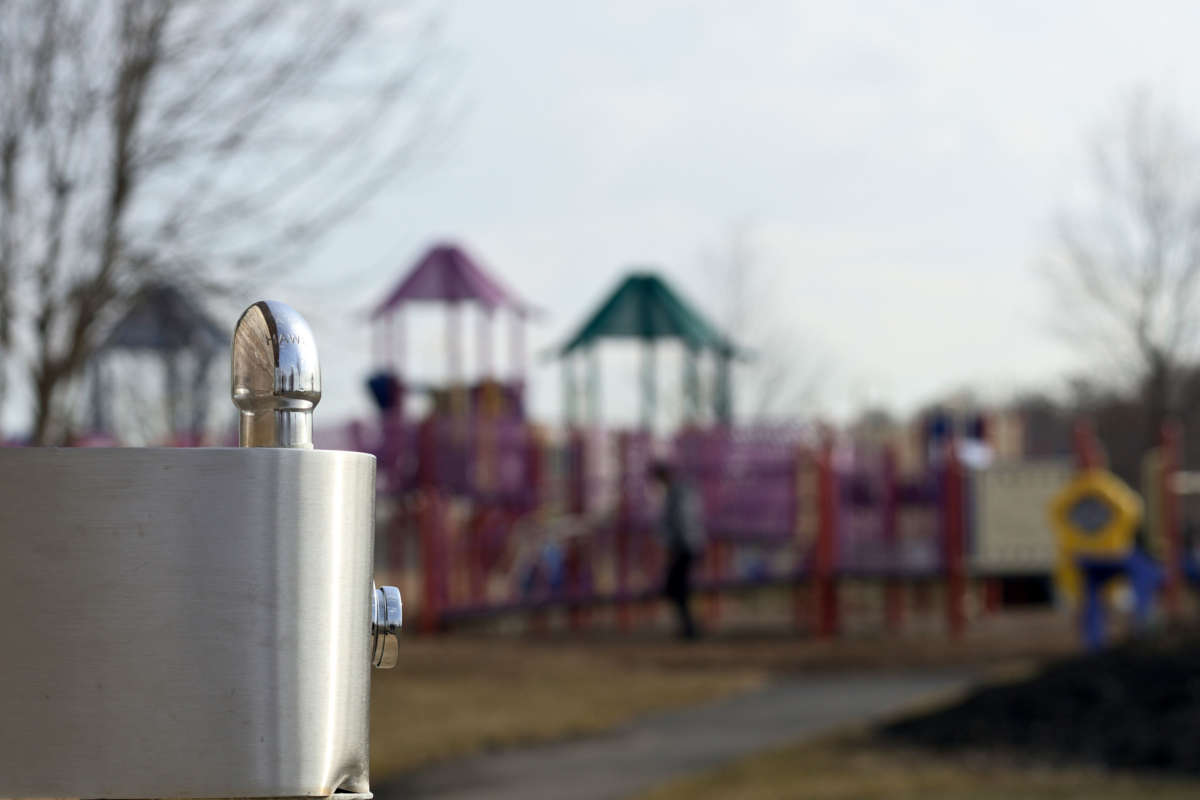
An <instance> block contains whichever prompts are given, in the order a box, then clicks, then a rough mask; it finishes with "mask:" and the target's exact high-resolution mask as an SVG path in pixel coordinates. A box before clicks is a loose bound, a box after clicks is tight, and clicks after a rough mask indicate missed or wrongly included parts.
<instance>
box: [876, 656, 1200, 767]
mask: <svg viewBox="0 0 1200 800" xmlns="http://www.w3.org/2000/svg"><path fill="white" fill-rule="evenodd" d="M879 735H880V736H881V737H882V738H883V739H884V740H886V741H891V742H896V743H900V744H906V745H917V746H922V747H929V748H934V749H937V750H943V751H961V750H975V751H979V750H984V751H1006V752H1008V753H1012V754H1014V755H1027V756H1032V757H1034V758H1036V759H1038V760H1045V761H1049V762H1052V763H1055V762H1056V763H1064V762H1068V763H1069V762H1075V763H1088V764H1096V765H1102V766H1105V767H1110V768H1114V769H1133V770H1153V771H1160V772H1173V773H1185V774H1192V775H1195V774H1200V636H1196V635H1194V634H1193V635H1188V636H1175V637H1171V638H1153V639H1142V640H1137V641H1134V642H1131V643H1129V644H1126V645H1123V646H1121V647H1119V648H1115V649H1112V650H1109V651H1106V652H1103V653H1099V654H1096V655H1087V656H1078V657H1074V658H1068V659H1064V660H1062V661H1058V662H1055V663H1052V664H1050V665H1049V666H1047V667H1045V668H1043V669H1042V670H1041V671H1040V672H1039V673H1038V674H1037V675H1036V676H1034V677H1032V678H1029V679H1026V680H1023V681H1020V682H1017V683H1009V684H1003V685H995V686H988V687H984V688H981V689H978V690H975V691H974V692H972V693H971V694H970V695H968V696H967V697H966V698H965V699H964V700H962V701H961V702H959V703H956V704H955V705H952V706H950V707H947V708H944V709H941V710H938V711H935V712H933V713H928V714H923V715H919V716H915V717H910V718H907V719H904V720H901V721H898V722H894V723H891V724H889V725H886V726H884V727H883V728H881V729H880V731H879Z"/></svg>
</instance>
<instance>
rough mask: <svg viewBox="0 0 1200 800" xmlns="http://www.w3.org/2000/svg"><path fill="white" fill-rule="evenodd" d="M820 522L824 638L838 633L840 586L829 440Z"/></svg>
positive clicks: (821, 476) (822, 464) (821, 466)
mask: <svg viewBox="0 0 1200 800" xmlns="http://www.w3.org/2000/svg"><path fill="white" fill-rule="evenodd" d="M818 470H819V472H818V478H817V482H818V491H819V492H820V519H819V521H818V522H817V548H816V554H815V555H816V559H815V565H814V566H815V570H814V577H815V578H816V590H817V633H818V635H820V636H822V637H829V636H835V635H837V632H838V586H837V576H836V575H835V574H834V568H835V565H834V554H835V547H836V544H835V537H836V536H837V512H838V509H837V492H838V489H837V475H836V474H835V473H834V468H833V442H832V441H826V442H825V444H824V446H823V447H822V449H821V458H820V461H819V462H818Z"/></svg>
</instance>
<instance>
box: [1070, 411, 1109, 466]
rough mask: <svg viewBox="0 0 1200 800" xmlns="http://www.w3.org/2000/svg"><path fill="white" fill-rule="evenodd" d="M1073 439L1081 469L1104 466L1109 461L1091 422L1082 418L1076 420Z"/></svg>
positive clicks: (1077, 462) (1076, 460)
mask: <svg viewBox="0 0 1200 800" xmlns="http://www.w3.org/2000/svg"><path fill="white" fill-rule="evenodd" d="M1072 439H1073V444H1074V449H1075V462H1076V464H1077V465H1078V467H1079V469H1081V470H1085V469H1103V468H1104V466H1105V462H1106V461H1107V459H1105V457H1104V448H1102V447H1101V446H1100V441H1099V440H1098V439H1097V438H1096V431H1095V430H1094V429H1093V428H1092V424H1091V422H1089V421H1087V420H1082V419H1081V420H1079V421H1078V422H1076V423H1075V430H1074V431H1073V435H1072Z"/></svg>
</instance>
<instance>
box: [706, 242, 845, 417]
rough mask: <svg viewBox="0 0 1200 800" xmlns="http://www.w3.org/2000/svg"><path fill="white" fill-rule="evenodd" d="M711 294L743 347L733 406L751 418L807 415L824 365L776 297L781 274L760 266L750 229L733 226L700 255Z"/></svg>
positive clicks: (824, 374)
mask: <svg viewBox="0 0 1200 800" xmlns="http://www.w3.org/2000/svg"><path fill="white" fill-rule="evenodd" d="M704 263H705V266H706V268H707V270H708V272H709V274H710V275H711V276H712V286H713V287H714V288H715V290H716V292H717V293H718V294H717V303H718V306H717V307H718V313H719V315H720V321H721V324H722V325H723V326H724V327H725V331H726V333H728V334H729V335H730V336H731V337H732V338H733V339H734V341H735V342H737V344H739V345H740V346H741V347H743V348H745V349H747V350H748V351H749V356H750V358H749V360H748V361H746V362H744V363H742V364H741V366H740V367H739V368H738V371H737V374H736V376H735V378H736V380H735V389H734V391H735V394H736V395H737V402H736V404H735V407H736V408H738V409H740V413H739V416H741V417H743V418H744V419H747V420H749V421H751V422H760V423H761V422H771V421H776V422H777V421H781V420H787V419H794V418H796V417H798V416H800V415H804V414H811V413H812V412H813V411H814V410H815V408H816V405H817V402H818V400H819V394H820V390H821V387H822V385H823V383H824V380H825V378H826V377H827V373H828V366H829V365H828V364H827V363H826V362H824V361H823V360H822V359H821V358H820V357H819V356H818V355H817V353H816V352H815V348H814V347H812V346H811V345H810V343H809V342H808V341H807V339H806V337H805V335H804V333H803V331H802V330H801V328H800V326H799V324H798V320H796V318H795V317H794V316H792V315H789V314H787V313H786V307H785V306H784V305H783V304H782V303H781V302H780V300H781V295H780V283H781V273H780V271H779V270H778V269H774V270H772V269H769V268H767V267H766V266H764V263H763V260H762V258H761V257H760V256H759V254H758V253H756V252H755V248H754V242H753V230H752V228H751V226H749V225H748V224H739V225H735V226H733V227H732V228H731V229H730V232H729V235H728V238H727V239H726V241H725V242H724V243H723V244H722V245H721V246H720V247H719V248H717V249H714V250H712V251H710V252H709V253H707V254H706V255H705V256H704Z"/></svg>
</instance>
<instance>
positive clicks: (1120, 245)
mask: <svg viewBox="0 0 1200 800" xmlns="http://www.w3.org/2000/svg"><path fill="white" fill-rule="evenodd" d="M1092 166H1093V169H1092V174H1091V178H1092V180H1091V185H1090V202H1088V203H1087V204H1086V205H1083V206H1081V207H1077V208H1072V209H1069V210H1064V211H1062V212H1060V213H1059V214H1058V216H1057V218H1056V220H1055V227H1054V239H1053V243H1052V246H1051V247H1050V248H1049V250H1048V252H1047V254H1046V259H1045V264H1044V267H1045V269H1044V274H1045V276H1046V277H1047V279H1048V281H1049V284H1050V287H1051V291H1052V296H1053V299H1054V302H1055V308H1054V318H1055V326H1056V328H1057V329H1058V331H1059V332H1060V333H1062V334H1064V335H1066V336H1067V337H1068V338H1069V339H1070V340H1071V341H1072V342H1074V343H1076V344H1079V345H1080V346H1083V347H1086V348H1091V349H1096V348H1100V349H1102V351H1103V352H1104V353H1106V355H1107V356H1108V357H1109V358H1110V359H1111V360H1112V363H1113V364H1114V365H1115V366H1116V368H1117V369H1118V370H1121V371H1122V372H1124V373H1126V375H1127V376H1128V377H1129V378H1130V379H1132V382H1133V383H1134V385H1136V386H1137V387H1139V389H1140V391H1141V393H1142V400H1143V404H1144V413H1145V417H1144V419H1145V424H1146V428H1145V432H1144V437H1145V444H1146V445H1147V446H1148V445H1150V444H1152V443H1154V442H1155V441H1157V437H1158V434H1159V430H1160V428H1161V425H1162V422H1163V421H1164V419H1165V418H1166V417H1167V416H1168V415H1170V414H1171V413H1172V412H1173V411H1174V410H1176V404H1177V400H1178V398H1177V397H1176V383H1177V373H1178V371H1179V369H1180V367H1181V365H1182V364H1183V363H1185V362H1186V361H1188V360H1189V359H1191V358H1193V357H1194V356H1195V346H1196V344H1197V336H1196V334H1197V327H1196V326H1197V323H1198V322H1200V319H1198V316H1200V135H1198V134H1197V132H1196V131H1195V130H1194V129H1193V128H1192V127H1191V126H1190V125H1188V124H1187V123H1186V122H1185V121H1184V120H1183V119H1181V118H1180V116H1179V115H1178V114H1177V113H1175V111H1174V110H1172V109H1171V108H1169V107H1166V106H1164V105H1162V104H1160V103H1157V102H1155V100H1154V99H1153V98H1152V97H1151V96H1150V94H1149V93H1148V92H1146V91H1138V92H1135V93H1133V94H1131V95H1130V96H1129V97H1128V98H1127V99H1126V101H1125V102H1124V103H1123V105H1122V106H1121V108H1120V112H1119V114H1118V115H1117V117H1116V119H1115V120H1114V121H1113V122H1112V123H1110V124H1109V125H1108V126H1106V127H1104V128H1103V129H1102V130H1101V132H1100V134H1099V135H1098V136H1097V137H1096V139H1095V141H1094V144H1093V149H1092Z"/></svg>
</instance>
